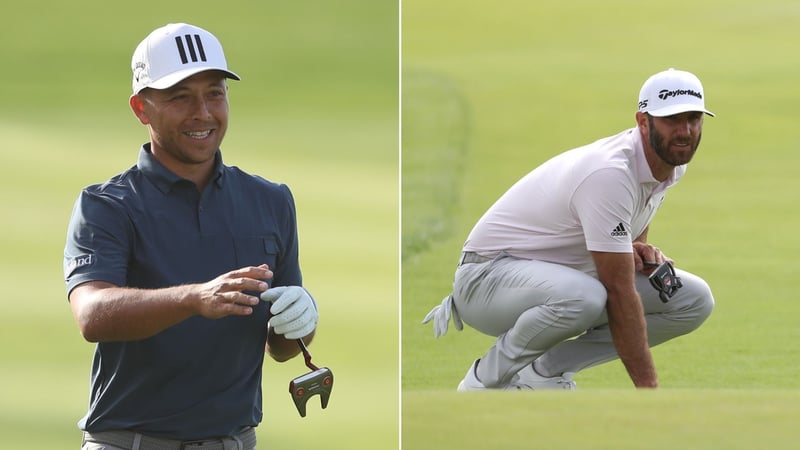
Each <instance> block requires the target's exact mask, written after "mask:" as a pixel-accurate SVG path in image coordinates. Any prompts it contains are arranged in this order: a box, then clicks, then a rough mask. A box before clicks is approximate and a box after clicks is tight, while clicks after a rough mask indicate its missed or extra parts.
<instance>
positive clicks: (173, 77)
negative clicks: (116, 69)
mask: <svg viewBox="0 0 800 450" xmlns="http://www.w3.org/2000/svg"><path fill="white" fill-rule="evenodd" d="M209 70H217V71H220V72H222V73H224V74H225V77H226V78H231V79H233V80H237V81H240V80H241V78H240V77H239V75H236V74H235V73H233V72H231V71H230V70H227V69H224V68H221V67H192V68H190V69H186V70H179V71H177V72H173V73H171V74H169V75H167V76H164V77H161V78H159V79H158V80H156V81H154V82H152V83H148V84H147V85H145V86H141V87H138V88H137V90H136V92H134V94H138V93H139V92H141V91H142V89H145V88H152V89H167V88H171V87H172V86H175V85H176V84H178V83H180V82H181V81H183V80H185V79H187V78H189V77H191V76H192V75H197V74H198V73H200V72H206V71H209Z"/></svg>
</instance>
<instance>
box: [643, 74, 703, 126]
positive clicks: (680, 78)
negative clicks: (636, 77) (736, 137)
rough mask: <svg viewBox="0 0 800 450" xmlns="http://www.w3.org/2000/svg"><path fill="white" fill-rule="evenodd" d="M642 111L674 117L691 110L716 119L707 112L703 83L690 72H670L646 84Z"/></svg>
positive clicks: (658, 115) (648, 80)
mask: <svg viewBox="0 0 800 450" xmlns="http://www.w3.org/2000/svg"><path fill="white" fill-rule="evenodd" d="M639 111H641V112H646V113H648V114H650V115H651V116H653V117H665V116H672V115H674V114H680V113H683V112H687V111H700V112H704V113H706V114H708V115H709V116H711V117H714V113H712V112H711V111H709V110H707V109H706V104H705V94H704V91H703V85H702V84H701V83H700V80H699V79H698V78H697V77H696V76H694V75H693V74H691V73H689V72H684V71H683V70H675V69H669V70H665V71H663V72H659V73H657V74H655V75H653V76H651V77H650V78H648V79H647V81H645V82H644V85H643V86H642V90H641V91H640V92H639Z"/></svg>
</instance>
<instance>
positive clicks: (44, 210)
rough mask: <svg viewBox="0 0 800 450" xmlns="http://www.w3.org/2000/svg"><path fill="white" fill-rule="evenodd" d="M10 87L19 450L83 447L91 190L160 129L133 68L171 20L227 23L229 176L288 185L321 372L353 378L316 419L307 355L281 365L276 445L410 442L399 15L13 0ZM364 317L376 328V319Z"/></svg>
mask: <svg viewBox="0 0 800 450" xmlns="http://www.w3.org/2000/svg"><path fill="white" fill-rule="evenodd" d="M7 6H8V7H7V8H6V9H5V10H4V14H5V18H6V19H7V20H6V21H5V22H4V27H3V28H2V29H0V38H1V39H2V41H3V42H4V43H5V44H4V45H3V46H2V48H0V52H1V53H2V59H3V68H4V70H3V73H2V75H0V76H2V80H0V81H2V82H0V98H2V99H3V100H2V102H1V103H0V133H2V136H3V140H4V145H5V149H4V150H3V152H2V153H0V183H1V184H0V199H1V200H2V204H3V206H4V214H3V219H4V220H3V225H2V227H3V233H2V235H0V246H2V253H1V254H0V285H2V286H3V289H4V295H3V299H2V301H0V379H2V381H3V383H2V384H0V434H1V435H2V436H3V438H2V439H3V440H2V443H0V447H2V448H15V449H17V448H35V449H48V450H51V449H56V450H58V449H77V448H79V447H80V439H81V436H80V432H79V430H78V428H77V425H76V423H77V421H78V420H79V419H80V417H81V416H83V415H84V414H85V413H86V410H87V405H88V401H89V373H90V369H91V358H92V351H93V347H94V346H93V345H92V344H89V343H87V342H85V341H84V340H83V339H82V338H81V336H80V334H79V333H78V329H77V326H76V324H75V322H74V320H73V318H72V314H71V312H70V309H69V306H68V303H67V301H66V294H65V291H64V282H63V273H62V268H61V266H62V258H63V248H64V240H65V236H66V227H67V222H68V220H69V215H70V211H71V208H72V205H73V202H74V201H75V199H76V198H77V195H78V192H79V190H80V189H81V188H82V187H84V186H86V185H88V184H91V183H98V182H103V181H105V180H107V179H108V178H110V177H111V176H113V175H115V174H117V173H120V172H122V171H124V170H125V169H127V168H128V167H130V166H131V165H133V164H135V162H136V155H137V152H138V148H139V146H140V145H141V144H142V143H144V142H145V141H146V140H147V130H146V128H145V127H144V126H142V125H141V124H140V123H138V122H137V121H136V118H135V117H134V115H133V114H132V113H131V111H130V109H129V107H128V104H127V103H128V96H129V95H130V89H131V86H130V77H131V75H130V68H129V63H130V57H131V53H132V52H133V49H134V48H135V46H136V44H138V42H139V41H140V40H141V39H142V38H143V37H144V36H145V35H146V34H147V33H149V32H150V31H151V30H152V29H154V28H156V27H159V26H161V25H164V24H165V23H167V22H175V21H187V22H190V23H196V24H197V25H199V26H202V27H204V28H207V29H209V30H210V31H211V32H212V33H214V34H215V35H217V37H219V38H220V40H221V41H222V43H223V46H224V48H225V51H226V56H227V59H228V63H229V66H230V67H231V69H232V70H234V71H236V72H237V73H238V74H239V75H241V76H242V81H241V82H230V84H229V87H230V92H229V97H230V103H231V117H230V126H229V129H228V134H227V136H226V138H225V141H224V142H223V145H222V151H223V158H224V161H225V163H226V164H229V165H236V166H239V167H241V168H242V169H244V170H246V171H248V172H251V173H254V174H258V175H260V176H262V177H264V178H267V179H269V180H272V181H276V182H281V183H286V184H288V185H289V186H290V187H291V189H292V192H293V194H294V197H295V201H296V203H297V214H298V227H299V234H300V261H301V266H302V269H303V275H304V284H305V285H306V286H307V287H308V288H309V290H310V291H311V292H312V293H313V294H314V297H315V298H316V299H317V301H318V304H319V307H320V324H319V329H318V334H317V338H316V339H315V341H314V344H313V345H312V346H311V352H312V354H313V357H314V362H315V363H316V364H318V365H320V366H323V365H324V366H328V367H330V368H331V369H332V371H333V372H334V374H335V376H336V384H335V387H334V390H333V393H332V395H331V398H330V403H329V405H328V407H327V409H325V410H322V409H321V408H320V404H319V400H318V399H316V398H312V399H311V400H310V401H309V403H308V407H307V411H308V413H307V416H306V417H305V418H301V417H300V416H299V414H298V413H297V411H296V409H295V406H294V403H293V402H292V400H291V398H290V396H289V392H288V385H289V381H290V380H291V379H292V378H294V377H296V376H298V375H301V374H303V373H306V372H308V369H307V368H306V367H305V365H304V364H303V361H302V358H296V359H293V360H291V361H288V362H286V363H284V364H278V363H276V362H274V361H272V360H270V359H267V361H265V364H264V382H263V389H264V391H263V397H264V421H263V422H262V425H261V426H260V427H259V428H258V429H257V432H258V437H259V442H260V445H259V448H267V449H271V448H274V449H290V448H291V449H301V448H323V447H324V448H327V449H351V448H374V449H396V448H397V442H398V435H399V431H398V430H399V426H398V420H399V398H398V397H399V396H398V392H399V375H398V373H399V367H398V366H399V361H398V360H399V357H398V350H397V349H398V334H399V333H398V326H399V325H398V291H399V286H398V284H399V283H398V273H399V251H398V249H399V226H398V225H399V216H398V210H399V204H398V190H399V180H398V172H399V167H398V156H397V154H398V131H397V129H398V126H397V124H398V90H397V85H398V67H397V64H398V62H397V53H398V42H397V34H398V30H397V24H398V12H397V4H396V3H394V2H390V1H383V0H381V1H363V0H344V1H341V2H336V4H331V3H329V2H324V1H316V0H302V1H298V2H290V3H275V2H268V3H263V2H262V3H257V2H256V3H254V2H244V1H235V0H234V1H232V2H227V3H226V4H225V7H224V8H220V4H219V3H214V2H203V1H201V2H182V1H177V2H171V3H169V4H164V3H163V2H147V1H146V2H143V3H138V4H137V5H136V6H135V7H133V8H124V11H123V9H121V8H120V5H118V4H116V3H109V2H100V1H96V0H86V1H79V2H73V3H70V4H65V3H62V2H55V1H46V2H40V3H36V4H25V3H19V2H17V3H14V4H10V5H7ZM365 318H368V320H366V319H365Z"/></svg>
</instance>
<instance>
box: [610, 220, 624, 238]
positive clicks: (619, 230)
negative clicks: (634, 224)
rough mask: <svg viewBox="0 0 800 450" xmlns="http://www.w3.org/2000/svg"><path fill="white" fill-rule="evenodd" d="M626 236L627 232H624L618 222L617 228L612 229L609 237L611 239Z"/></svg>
mask: <svg viewBox="0 0 800 450" xmlns="http://www.w3.org/2000/svg"><path fill="white" fill-rule="evenodd" d="M627 235H628V231H627V230H625V227H624V226H622V222H620V223H619V225H617V227H616V228H614V230H612V231H611V236H612V237H620V236H627Z"/></svg>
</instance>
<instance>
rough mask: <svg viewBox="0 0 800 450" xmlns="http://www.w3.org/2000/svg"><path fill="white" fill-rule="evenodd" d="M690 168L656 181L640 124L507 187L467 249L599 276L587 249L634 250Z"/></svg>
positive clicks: (547, 164)
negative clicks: (668, 190)
mask: <svg viewBox="0 0 800 450" xmlns="http://www.w3.org/2000/svg"><path fill="white" fill-rule="evenodd" d="M685 172H686V166H685V165H684V166H678V167H676V168H675V170H674V171H673V173H672V175H671V176H670V177H669V178H668V179H667V180H665V181H664V182H659V181H657V180H656V179H655V178H654V177H653V175H652V173H651V171H650V167H649V166H648V165H647V160H646V159H645V155H644V148H643V146H642V139H641V134H640V133H639V130H638V128H631V129H629V130H626V131H623V132H621V133H619V134H617V135H615V136H611V137H608V138H605V139H601V140H598V141H596V142H594V143H592V144H589V145H586V146H583V147H579V148H576V149H573V150H569V151H567V152H565V153H562V154H560V155H558V156H555V157H553V158H552V159H550V160H549V161H546V162H545V163H544V164H542V165H541V166H539V167H537V168H536V169H534V170H533V171H532V172H530V173H528V174H527V175H525V176H524V177H523V178H522V179H520V180H519V181H518V182H517V183H516V184H514V185H513V186H512V187H511V188H510V189H509V190H508V191H506V193H505V194H503V196H502V197H500V199H498V200H497V202H495V204H494V205H492V206H491V207H490V208H489V210H488V211H487V212H486V213H485V214H484V215H483V217H481V219H480V220H479V221H478V223H477V224H476V225H475V227H474V228H473V229H472V231H471V232H470V234H469V236H468V238H467V241H466V243H465V244H464V251H470V252H476V253H479V254H481V255H484V256H496V255H498V254H500V253H507V254H510V255H512V256H515V257H518V258H524V259H535V260H541V261H547V262H552V263H556V264H562V265H565V266H569V267H572V268H574V269H577V270H581V271H583V272H586V273H589V274H593V275H594V274H595V272H596V269H595V266H594V261H593V260H592V257H591V253H590V251H600V252H613V253H632V252H633V247H632V241H633V240H634V239H636V238H637V237H638V236H639V235H641V234H642V232H644V230H645V229H646V228H647V226H648V225H649V224H650V221H651V220H652V219H653V216H654V215H655V213H656V211H657V210H658V208H659V207H660V206H661V203H662V202H663V201H664V197H665V196H666V190H667V189H668V188H669V187H671V186H672V185H674V184H675V183H676V182H677V181H678V180H679V179H680V178H681V177H682V176H683V174H684V173H685Z"/></svg>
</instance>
